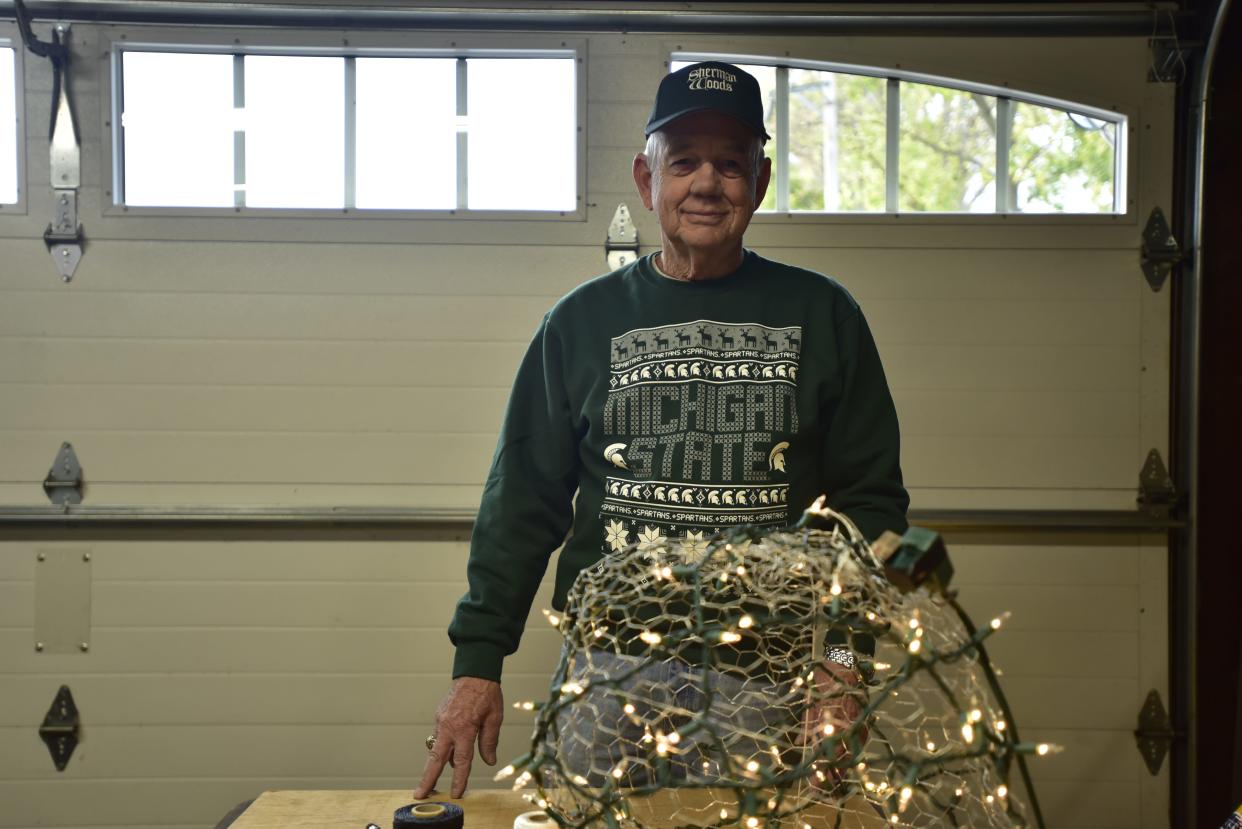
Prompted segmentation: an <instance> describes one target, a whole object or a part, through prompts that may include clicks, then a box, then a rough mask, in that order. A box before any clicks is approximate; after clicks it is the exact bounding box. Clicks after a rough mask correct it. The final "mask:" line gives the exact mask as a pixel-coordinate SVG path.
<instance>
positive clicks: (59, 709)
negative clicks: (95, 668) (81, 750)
mask: <svg viewBox="0 0 1242 829" xmlns="http://www.w3.org/2000/svg"><path fill="white" fill-rule="evenodd" d="M78 727H79V721H78V706H77V705H75V704H74V702H73V694H72V693H71V692H70V691H69V686H68V685H62V686H60V690H59V691H57V692H56V698H55V699H53V700H52V707H51V708H49V709H47V716H46V717H44V718H43V725H41V726H39V736H40V737H42V738H43V742H44V743H46V744H47V750H48V752H49V753H50V754H51V755H52V762H53V763H55V764H56V770H57V771H64V770H65V767H66V766H68V765H69V758H70V757H72V756H73V750H74V749H75V748H77V747H78Z"/></svg>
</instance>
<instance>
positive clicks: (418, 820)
mask: <svg viewBox="0 0 1242 829" xmlns="http://www.w3.org/2000/svg"><path fill="white" fill-rule="evenodd" d="M465 822H466V813H465V812H464V811H462V808H461V807H460V806H458V805H457V804H456V803H411V804H410V805H409V806H402V807H401V808H400V809H398V810H397V811H395V812H393V814H392V829H416V827H417V829H462V824H464V823H465Z"/></svg>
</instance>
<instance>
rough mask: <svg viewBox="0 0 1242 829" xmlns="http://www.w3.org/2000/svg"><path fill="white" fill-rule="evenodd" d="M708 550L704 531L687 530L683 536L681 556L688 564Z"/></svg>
mask: <svg viewBox="0 0 1242 829" xmlns="http://www.w3.org/2000/svg"><path fill="white" fill-rule="evenodd" d="M706 552H707V542H706V541H704V540H703V532H702V531H701V530H700V531H699V532H697V533H696V532H693V531H687V532H686V534H685V535H684V536H682V537H681V556H682V558H683V559H685V561H686V563H687V564H693V563H695V562H696V561H698V560H699V559H701V558H702V557H703V554H704V553H706Z"/></svg>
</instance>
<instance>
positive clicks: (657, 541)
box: [638, 527, 668, 552]
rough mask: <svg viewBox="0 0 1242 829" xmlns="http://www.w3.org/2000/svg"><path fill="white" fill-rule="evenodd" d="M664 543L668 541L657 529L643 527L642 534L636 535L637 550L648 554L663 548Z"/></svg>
mask: <svg viewBox="0 0 1242 829" xmlns="http://www.w3.org/2000/svg"><path fill="white" fill-rule="evenodd" d="M666 541H668V539H667V538H665V537H664V536H663V535H661V534H660V528H659V527H643V529H642V532H640V533H639V534H638V549H640V550H642V551H643V552H649V551H651V550H655V549H658V548H660V547H663V546H664V543H665V542H666Z"/></svg>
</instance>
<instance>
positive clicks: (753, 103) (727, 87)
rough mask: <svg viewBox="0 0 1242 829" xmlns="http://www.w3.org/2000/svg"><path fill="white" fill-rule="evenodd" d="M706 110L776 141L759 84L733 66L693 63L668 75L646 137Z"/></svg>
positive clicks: (659, 91) (656, 102) (657, 95)
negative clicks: (765, 120)
mask: <svg viewBox="0 0 1242 829" xmlns="http://www.w3.org/2000/svg"><path fill="white" fill-rule="evenodd" d="M704 110H711V111H712V112H720V113H723V114H725V115H729V116H732V117H733V118H736V119H737V120H739V121H741V122H742V123H743V124H745V125H746V126H748V127H750V129H751V131H752V132H754V133H755V134H756V135H761V136H763V138H764V140H767V139H769V138H771V137H772V136H770V135H768V133H767V131H766V130H765V129H764V128H763V95H762V94H760V92H759V82H758V81H757V80H755V78H754V76H753V75H750V74H749V73H747V72H744V71H742V70H741V69H738V68H737V67H736V66H734V65H733V64H731V63H719V62H717V61H705V62H703V63H692V64H690V65H689V66H684V67H682V68H681V69H678V70H677V71H676V72H671V73H669V74H668V75H665V76H664V79H663V80H661V81H660V88H659V90H657V91H656V99H655V106H654V107H652V109H651V118H649V119H648V120H647V131H646V132H645V133H643V135H645V136H647V135H651V133H653V132H655V131H656V130H658V129H660V128H661V127H663V126H665V125H666V124H669V123H671V122H673V121H675V120H677V119H678V118H680V117H681V116H683V115H689V114H690V113H692V112H702V111H704Z"/></svg>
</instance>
